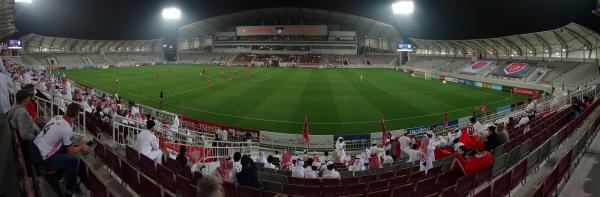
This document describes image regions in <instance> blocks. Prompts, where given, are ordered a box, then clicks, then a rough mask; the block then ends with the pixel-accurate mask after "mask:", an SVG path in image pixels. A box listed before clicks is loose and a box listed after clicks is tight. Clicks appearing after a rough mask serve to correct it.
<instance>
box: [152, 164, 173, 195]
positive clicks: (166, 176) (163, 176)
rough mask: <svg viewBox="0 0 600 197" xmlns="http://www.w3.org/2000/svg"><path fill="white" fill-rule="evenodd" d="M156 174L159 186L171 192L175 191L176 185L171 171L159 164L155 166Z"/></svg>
mask: <svg viewBox="0 0 600 197" xmlns="http://www.w3.org/2000/svg"><path fill="white" fill-rule="evenodd" d="M156 174H157V176H158V182H160V184H161V185H163V186H164V187H165V188H167V189H168V190H171V191H173V192H174V191H175V190H176V188H177V184H176V182H175V175H174V173H173V171H171V170H169V169H168V168H167V167H165V166H163V165H160V164H159V165H158V166H156Z"/></svg>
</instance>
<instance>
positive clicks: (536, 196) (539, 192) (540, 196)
mask: <svg viewBox="0 0 600 197" xmlns="http://www.w3.org/2000/svg"><path fill="white" fill-rule="evenodd" d="M531 197H544V184H543V183H542V184H541V185H540V186H538V187H537V189H535V192H533V194H532V195H531Z"/></svg>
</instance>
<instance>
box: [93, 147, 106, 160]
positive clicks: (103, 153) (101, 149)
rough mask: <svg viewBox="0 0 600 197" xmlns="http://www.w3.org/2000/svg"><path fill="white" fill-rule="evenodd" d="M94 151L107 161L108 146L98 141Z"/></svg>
mask: <svg viewBox="0 0 600 197" xmlns="http://www.w3.org/2000/svg"><path fill="white" fill-rule="evenodd" d="M94 153H96V155H97V156H98V157H99V158H100V159H101V160H102V161H105V162H106V146H104V144H102V143H98V145H96V147H95V148H94Z"/></svg>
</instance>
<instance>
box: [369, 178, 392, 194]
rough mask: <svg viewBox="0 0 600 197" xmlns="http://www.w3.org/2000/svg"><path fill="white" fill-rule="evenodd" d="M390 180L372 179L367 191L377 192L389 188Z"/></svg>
mask: <svg viewBox="0 0 600 197" xmlns="http://www.w3.org/2000/svg"><path fill="white" fill-rule="evenodd" d="M388 183H389V180H380V181H372V182H369V183H367V184H368V190H367V192H376V191H380V190H383V189H386V188H388Z"/></svg>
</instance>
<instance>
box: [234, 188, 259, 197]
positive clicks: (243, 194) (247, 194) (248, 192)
mask: <svg viewBox="0 0 600 197" xmlns="http://www.w3.org/2000/svg"><path fill="white" fill-rule="evenodd" d="M237 193H238V194H239V195H238V196H240V197H260V190H259V189H256V188H251V187H246V186H243V185H240V187H239V188H238V192H237Z"/></svg>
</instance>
